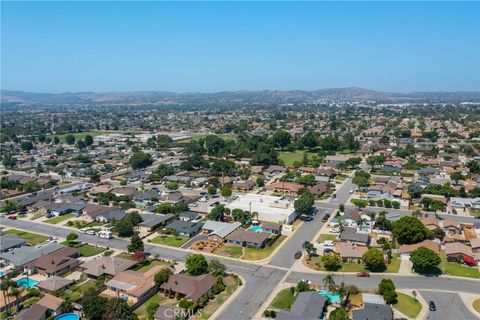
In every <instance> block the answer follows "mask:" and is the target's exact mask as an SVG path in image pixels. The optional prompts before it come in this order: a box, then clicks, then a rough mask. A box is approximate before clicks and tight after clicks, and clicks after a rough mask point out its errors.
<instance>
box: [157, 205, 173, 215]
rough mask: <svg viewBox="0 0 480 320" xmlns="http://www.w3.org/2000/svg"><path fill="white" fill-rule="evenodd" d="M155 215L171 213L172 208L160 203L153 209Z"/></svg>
mask: <svg viewBox="0 0 480 320" xmlns="http://www.w3.org/2000/svg"><path fill="white" fill-rule="evenodd" d="M155 212H156V213H161V214H167V213H172V212H173V207H172V205H171V204H170V203H166V202H164V203H160V204H159V205H158V206H157V208H155Z"/></svg>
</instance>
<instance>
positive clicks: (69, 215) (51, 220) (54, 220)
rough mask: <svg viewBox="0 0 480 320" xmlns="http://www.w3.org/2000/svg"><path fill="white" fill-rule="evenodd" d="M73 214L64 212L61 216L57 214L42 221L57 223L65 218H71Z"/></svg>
mask: <svg viewBox="0 0 480 320" xmlns="http://www.w3.org/2000/svg"><path fill="white" fill-rule="evenodd" d="M75 215H76V214H75V213H69V214H64V215H63V216H58V217H55V218H52V219H48V220H45V221H44V222H45V223H50V224H57V223H60V222H62V221H65V220H67V219H70V218H73V217H75Z"/></svg>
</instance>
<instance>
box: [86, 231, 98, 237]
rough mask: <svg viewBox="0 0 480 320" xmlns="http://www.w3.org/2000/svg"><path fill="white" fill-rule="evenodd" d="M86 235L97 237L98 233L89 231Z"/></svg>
mask: <svg viewBox="0 0 480 320" xmlns="http://www.w3.org/2000/svg"><path fill="white" fill-rule="evenodd" d="M86 233H87V234H89V235H91V236H96V235H97V233H96V232H95V231H93V230H87V232H86Z"/></svg>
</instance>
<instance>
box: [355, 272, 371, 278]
mask: <svg viewBox="0 0 480 320" xmlns="http://www.w3.org/2000/svg"><path fill="white" fill-rule="evenodd" d="M357 277H360V278H368V277H370V273H368V272H358V273H357Z"/></svg>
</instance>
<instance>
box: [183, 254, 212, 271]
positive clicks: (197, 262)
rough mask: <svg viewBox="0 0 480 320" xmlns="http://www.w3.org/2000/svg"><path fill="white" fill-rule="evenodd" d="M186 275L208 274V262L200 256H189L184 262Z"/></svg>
mask: <svg viewBox="0 0 480 320" xmlns="http://www.w3.org/2000/svg"><path fill="white" fill-rule="evenodd" d="M185 267H186V268H187V273H188V274H190V275H192V276H198V275H202V274H205V273H207V272H208V262H207V260H206V259H205V257H204V256H203V255H202V254H191V255H189V256H188V257H187V261H186V262H185Z"/></svg>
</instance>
